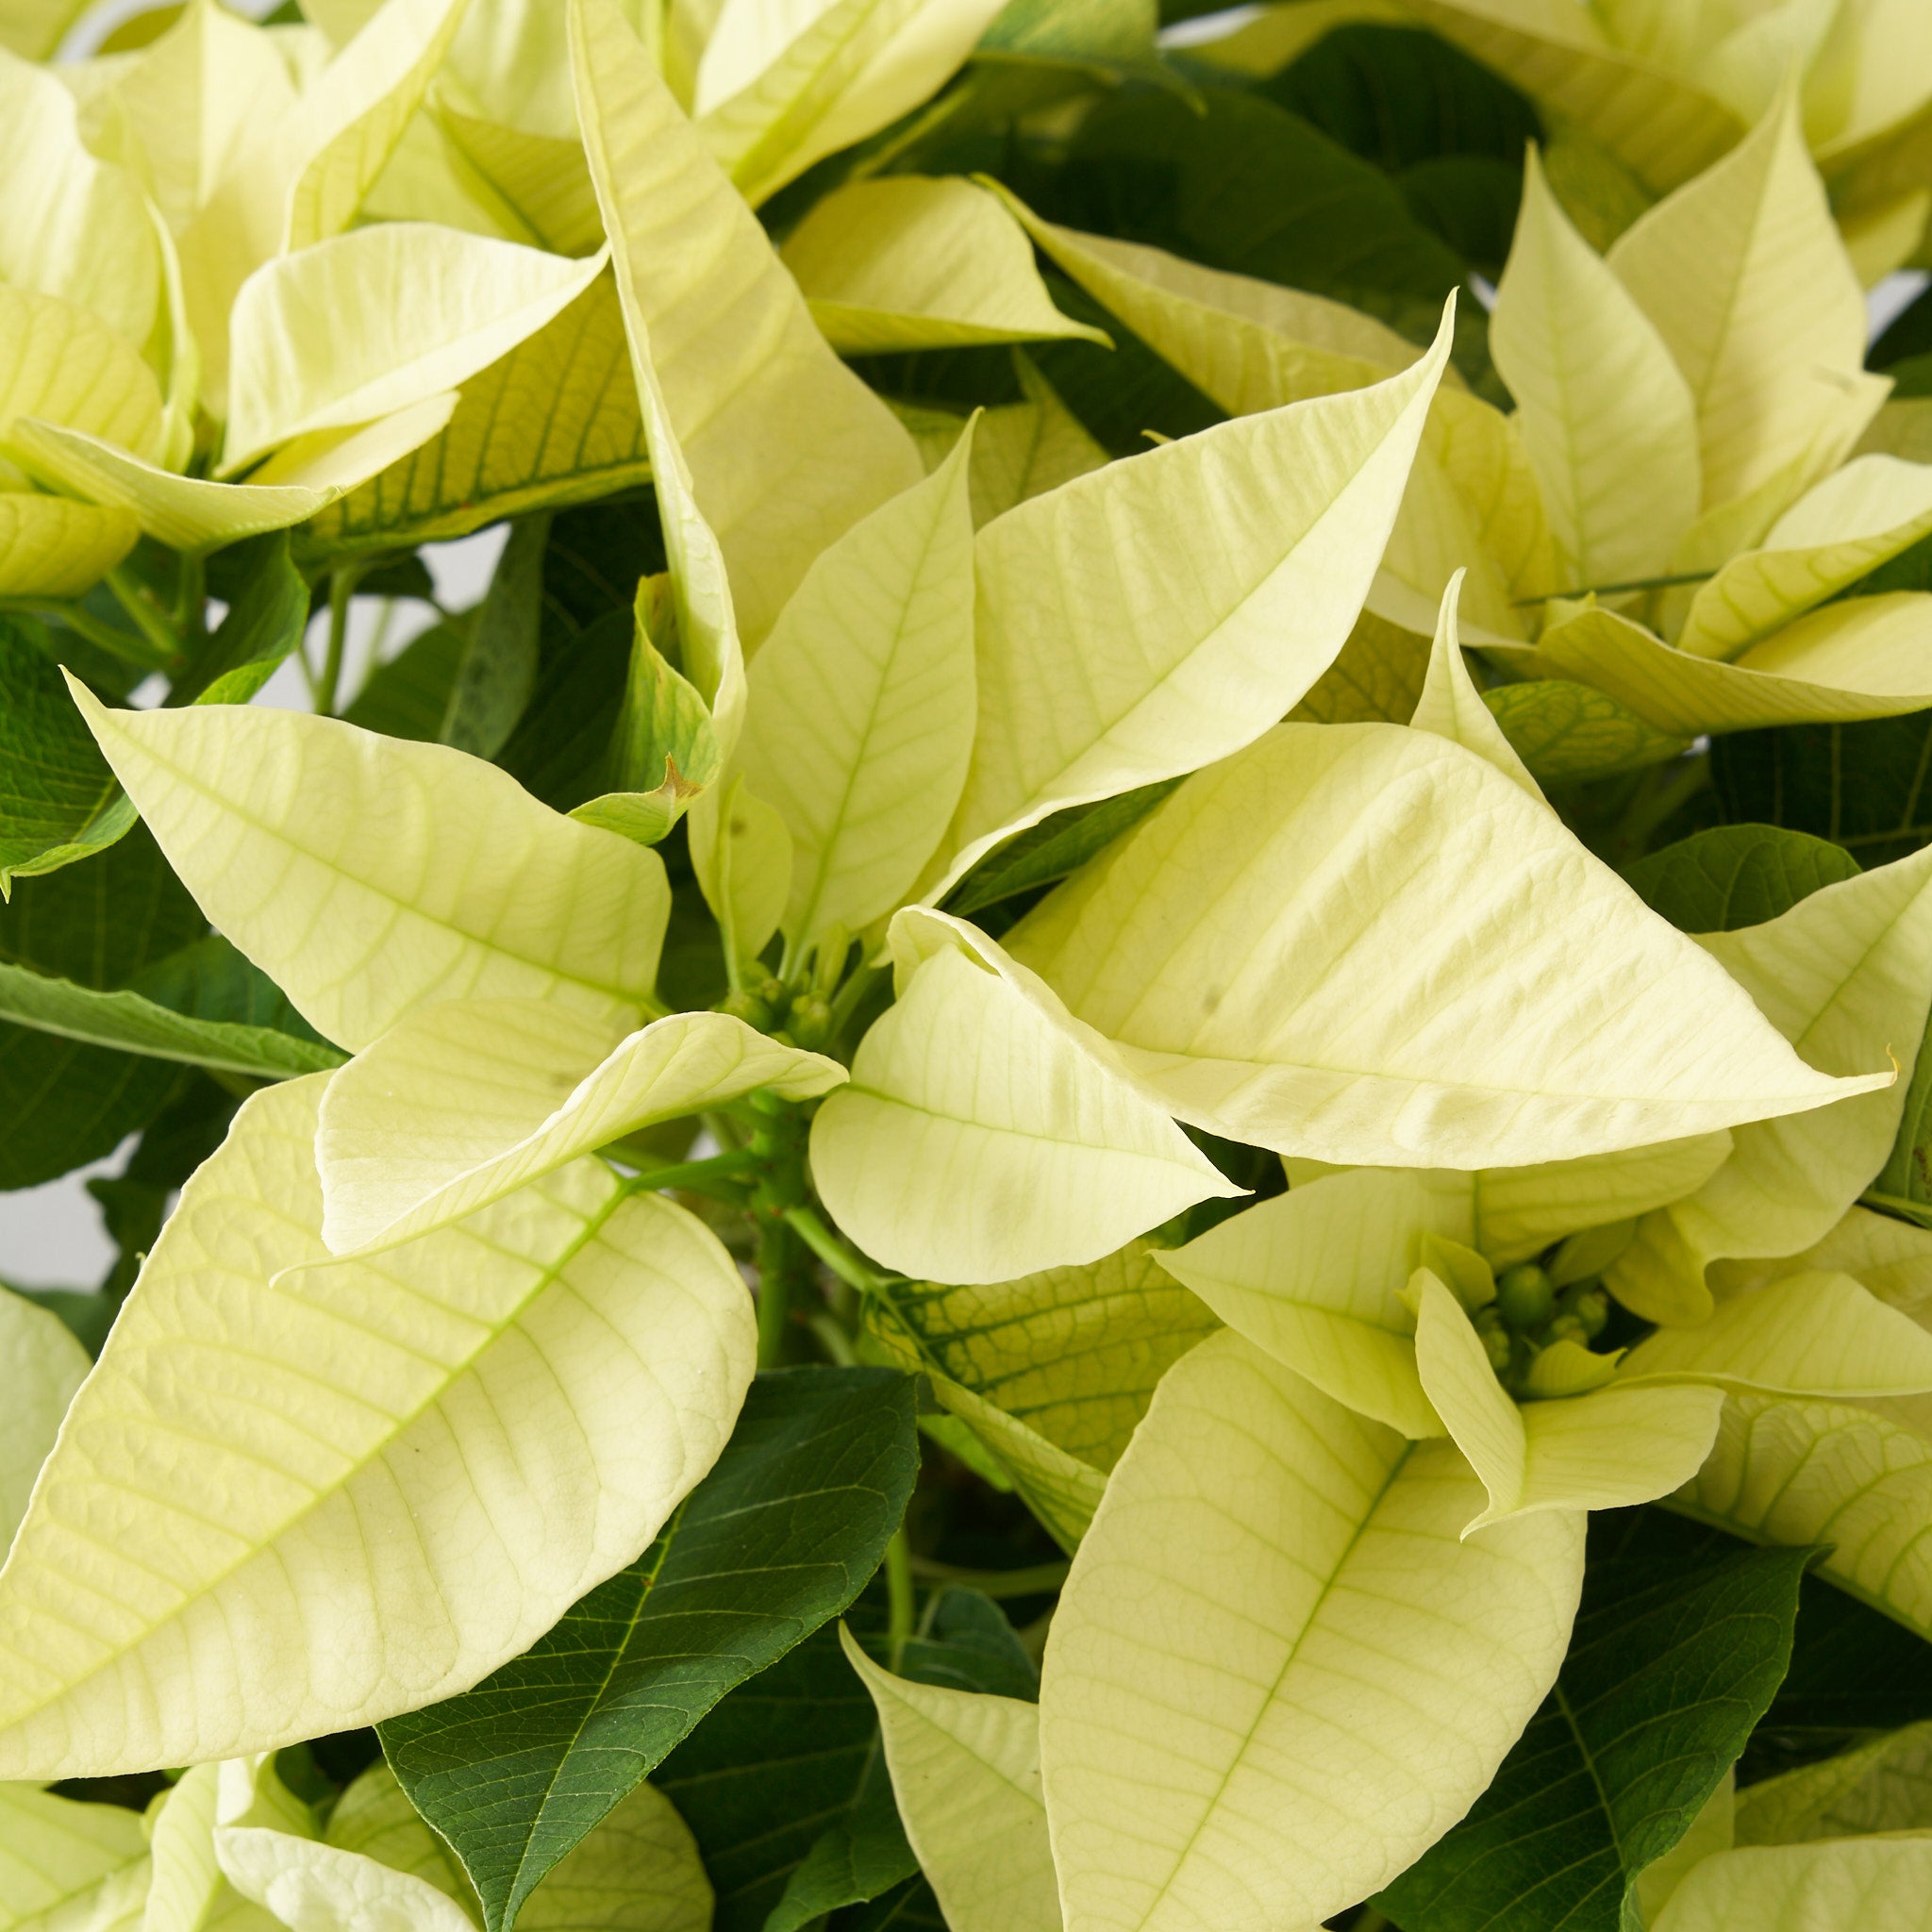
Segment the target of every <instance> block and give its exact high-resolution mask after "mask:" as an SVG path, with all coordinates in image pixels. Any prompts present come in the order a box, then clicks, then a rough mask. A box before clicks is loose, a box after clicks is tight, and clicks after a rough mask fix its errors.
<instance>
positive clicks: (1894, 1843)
mask: <svg viewBox="0 0 1932 1932" xmlns="http://www.w3.org/2000/svg"><path fill="white" fill-rule="evenodd" d="M1928 1897H1932V1840H1927V1839H1924V1838H1905V1839H1884V1838H1876V1839H1846V1840H1839V1841H1837V1842H1836V1843H1832V1844H1818V1845H1779V1846H1775V1847H1774V1846H1769V1845H1753V1846H1749V1847H1745V1848H1742V1849H1740V1850H1737V1851H1730V1852H1720V1853H1719V1854H1718V1855H1717V1856H1716V1857H1710V1858H1706V1859H1705V1860H1704V1862H1703V1863H1702V1864H1700V1865H1697V1866H1695V1867H1693V1868H1692V1870H1691V1873H1690V1874H1689V1875H1688V1876H1687V1877H1686V1878H1685V1880H1684V1882H1683V1883H1682V1884H1681V1885H1680V1886H1678V1888H1677V1889H1676V1890H1675V1891H1674V1892H1673V1893H1672V1894H1671V1896H1670V1900H1669V1902H1668V1903H1667V1904H1666V1905H1665V1907H1664V1908H1663V1911H1662V1912H1661V1913H1660V1914H1659V1915H1658V1917H1657V1932H1809V1928H1810V1927H1811V1926H1813V1925H1857V1924H1865V1925H1897V1926H1899V1927H1901V1928H1906V1927H1911V1928H1913V1932H1916V1928H1917V1926H1919V1925H1923V1924H1924V1912H1925V1901H1926V1899H1927V1898H1928Z"/></svg>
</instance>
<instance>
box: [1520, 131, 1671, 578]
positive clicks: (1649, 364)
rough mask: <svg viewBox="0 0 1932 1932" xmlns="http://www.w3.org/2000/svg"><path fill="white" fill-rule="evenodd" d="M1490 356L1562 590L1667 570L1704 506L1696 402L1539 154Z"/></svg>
mask: <svg viewBox="0 0 1932 1932" xmlns="http://www.w3.org/2000/svg"><path fill="white" fill-rule="evenodd" d="M1490 351H1491V355H1492V356H1493V357H1494V358H1495V362H1496V369H1497V373H1498V374H1499V375H1501V376H1502V377H1503V380H1504V381H1505V382H1507V384H1508V385H1509V390H1510V393H1511V394H1512V395H1514V396H1515V397H1516V399H1517V402H1518V404H1519V406H1520V411H1521V413H1520V414H1519V416H1518V419H1517V420H1518V423H1519V424H1520V425H1521V428H1522V432H1523V441H1524V449H1525V450H1526V451H1527V453H1528V456H1529V461H1530V466H1531V468H1533V469H1534V470H1535V472H1536V475H1537V479H1538V481H1539V482H1540V483H1541V485H1542V493H1543V502H1544V504H1545V506H1546V507H1547V509H1548V514H1549V523H1550V532H1551V535H1552V536H1553V537H1554V539H1555V541H1556V545H1557V555H1558V558H1559V564H1558V568H1559V570H1560V571H1561V572H1562V573H1563V574H1564V581H1565V582H1566V583H1570V584H1621V583H1627V582H1628V581H1629V580H1630V579H1632V578H1635V577H1646V576H1651V575H1656V574H1657V572H1659V571H1661V570H1663V569H1664V568H1665V567H1666V565H1667V563H1668V560H1669V558H1670V556H1671V553H1672V551H1673V550H1674V547H1675V545H1676V542H1677V539H1678V537H1679V536H1680V535H1681V534H1682V532H1683V531H1684V529H1685V528H1686V527H1687V526H1688V525H1690V524H1691V521H1692V520H1693V519H1694V518H1695V517H1696V515H1697V511H1698V508H1699V504H1700V501H1701V475H1700V470H1699V458H1698V445H1697V413H1696V404H1695V401H1694V399H1693V397H1692V395H1691V388H1690V385H1689V384H1688V383H1687V382H1686V381H1685V379H1684V376H1683V375H1682V374H1681V373H1680V372H1679V370H1678V369H1677V367H1676V365H1675V364H1674V362H1673V361H1672V359H1671V355H1670V351H1669V349H1668V348H1666V346H1665V343H1664V339H1663V338H1662V336H1660V335H1659V334H1658V332H1657V328H1656V327H1654V326H1653V325H1652V324H1651V322H1650V321H1648V320H1647V319H1646V318H1645V316H1644V313H1643V311H1642V309H1641V308H1640V307H1639V305H1638V304H1637V302H1635V301H1634V300H1633V299H1632V298H1631V296H1630V295H1629V294H1628V293H1627V292H1626V291H1624V288H1623V286H1622V284H1621V283H1619V281H1618V279H1617V277H1616V276H1615V275H1613V274H1612V273H1611V272H1610V270H1609V268H1607V266H1606V265H1605V263H1604V261H1603V258H1601V257H1600V256H1599V255H1597V253H1596V252H1595V250H1594V249H1592V248H1591V245H1590V244H1589V243H1588V242H1586V241H1584V239H1583V237H1582V236H1581V235H1579V234H1578V233H1577V232H1576V230H1575V228H1574V227H1573V226H1572V225H1571V222H1570V218H1569V216H1568V215H1566V214H1565V213H1564V212H1563V210H1562V208H1561V207H1560V206H1559V205H1558V203H1557V198H1556V196H1555V195H1553V194H1552V193H1551V192H1550V191H1549V187H1548V185H1547V184H1546V183H1545V181H1544V179H1543V175H1542V168H1541V164H1540V163H1539V161H1538V160H1537V158H1536V156H1535V155H1534V153H1532V154H1531V156H1530V158H1529V163H1528V168H1527V171H1526V172H1525V174H1524V184H1523V211H1522V214H1521V215H1520V216H1519V218H1518V221H1517V225H1516V238H1515V242H1514V243H1513V245H1512V246H1511V248H1510V251H1509V259H1508V262H1507V265H1506V266H1505V268H1504V270H1503V279H1502V280H1501V282H1500V283H1498V285H1497V288H1496V308H1495V313H1494V314H1493V315H1492V316H1491V318H1490Z"/></svg>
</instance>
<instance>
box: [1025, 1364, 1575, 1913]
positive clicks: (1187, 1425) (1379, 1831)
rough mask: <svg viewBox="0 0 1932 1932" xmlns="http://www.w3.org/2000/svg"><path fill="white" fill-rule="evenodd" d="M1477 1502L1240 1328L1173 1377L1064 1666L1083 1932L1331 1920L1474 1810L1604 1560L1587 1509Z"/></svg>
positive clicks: (1461, 1481)
mask: <svg viewBox="0 0 1932 1932" xmlns="http://www.w3.org/2000/svg"><path fill="white" fill-rule="evenodd" d="M1480 1500H1481V1490H1480V1488H1479V1486H1478V1485H1477V1484H1476V1483H1475V1482H1474V1480H1473V1479H1472V1477H1471V1476H1470V1474H1469V1472H1468V1470H1467V1468H1466V1467H1465V1466H1464V1464H1463V1462H1462V1458H1461V1457H1460V1456H1458V1455H1457V1452H1456V1451H1455V1450H1454V1449H1453V1448H1452V1447H1451V1446H1450V1445H1449V1444H1447V1443H1428V1444H1424V1445H1422V1446H1421V1447H1412V1446H1411V1445H1409V1444H1407V1443H1406V1442H1404V1441H1402V1439H1401V1438H1400V1437H1398V1436H1396V1435H1395V1434H1393V1433H1392V1432H1391V1431H1390V1430H1387V1429H1385V1428H1383V1427H1382V1426H1381V1425H1380V1424H1375V1423H1371V1422H1365V1421H1363V1420H1361V1419H1359V1418H1357V1417H1356V1416H1353V1415H1351V1414H1350V1413H1349V1412H1348V1411H1347V1410H1346V1409H1344V1408H1342V1407H1340V1406H1339V1405H1338V1404H1336V1403H1333V1402H1331V1401H1330V1400H1329V1399H1328V1398H1327V1397H1326V1396H1325V1395H1323V1394H1321V1393H1320V1392H1319V1391H1316V1390H1315V1389H1314V1388H1312V1387H1311V1386H1310V1385H1309V1384H1307V1382H1304V1381H1302V1380H1301V1379H1300V1378H1299V1377H1298V1376H1296V1375H1293V1374H1290V1373H1289V1372H1288V1371H1287V1370H1286V1369H1282V1368H1280V1367H1277V1366H1276V1365H1275V1364H1274V1363H1273V1362H1271V1361H1270V1360H1269V1359H1268V1358H1267V1357H1265V1356H1263V1355H1261V1354H1260V1353H1259V1352H1258V1351H1257V1350H1256V1349H1255V1348H1253V1347H1252V1346H1251V1345H1250V1344H1249V1343H1248V1342H1246V1341H1242V1340H1241V1338H1240V1337H1239V1336H1234V1335H1224V1336H1215V1337H1213V1338H1211V1339H1210V1340H1208V1341H1205V1342H1203V1343H1202V1344H1201V1346H1200V1347H1199V1348H1197V1349H1195V1350H1194V1351H1193V1352H1192V1353H1191V1354H1190V1355H1188V1356H1186V1357H1183V1358H1182V1360H1181V1361H1179V1362H1178V1363H1176V1364H1175V1366H1174V1368H1173V1369H1172V1370H1171V1371H1169V1373H1168V1375H1167V1378H1166V1380H1165V1381H1164V1382H1162V1384H1161V1386H1160V1390H1159V1391H1158V1394H1157V1395H1156V1397H1155V1400H1154V1406H1153V1407H1152V1408H1151V1409H1150V1410H1149V1411H1148V1415H1147V1420H1146V1421H1145V1422H1144V1423H1143V1424H1141V1428H1140V1430H1139V1431H1138V1432H1137V1434H1136V1435H1135V1438H1134V1441H1133V1442H1132V1444H1131V1445H1130V1446H1129V1448H1128V1450H1127V1453H1126V1455H1125V1456H1124V1457H1122V1459H1121V1463H1120V1467H1119V1468H1118V1469H1117V1470H1116V1471H1115V1472H1114V1474H1113V1478H1112V1480H1111V1482H1110V1483H1109V1484H1108V1491H1107V1496H1106V1499H1105V1501H1104V1502H1103V1503H1102V1504H1101V1507H1100V1509H1099V1511H1098V1513H1097V1514H1096V1515H1095V1517H1094V1521H1093V1526H1092V1528H1091V1530H1089V1532H1088V1533H1087V1538H1086V1541H1084V1542H1083V1543H1082V1544H1081V1546H1080V1553H1079V1555H1078V1556H1077V1557H1075V1558H1074V1570H1073V1574H1072V1575H1071V1576H1070V1577H1069V1578H1068V1581H1067V1585H1066V1588H1065V1590H1064V1591H1063V1592H1062V1593H1061V1597H1060V1603H1059V1608H1058V1610H1057V1611H1056V1613H1055V1617H1054V1632H1053V1641H1052V1643H1051V1644H1050V1645H1049V1647H1048V1650H1047V1656H1046V1664H1045V1671H1044V1674H1043V1678H1042V1682H1041V1702H1040V1711H1041V1765H1042V1769H1043V1772H1044V1779H1045V1788H1046V1804H1047V1816H1048V1819H1049V1822H1050V1824H1051V1827H1052V1834H1053V1846H1054V1855H1055V1860H1056V1863H1057V1864H1058V1870H1059V1875H1060V1887H1061V1896H1062V1899H1063V1902H1064V1905H1065V1907H1066V1916H1067V1925H1068V1928H1069V1932H1103V1928H1105V1932H1142V1928H1145V1932H1170V1928H1173V1932H1178V1928H1181V1927H1194V1926H1202V1925H1214V1926H1232V1925H1237V1924H1252V1925H1263V1924H1265V1925H1279V1926H1300V1925H1303V1924H1309V1923H1311V1922H1315V1921H1319V1920H1321V1919H1323V1918H1325V1917H1327V1916H1328V1915H1329V1914H1331V1913H1333V1912H1335V1911H1338V1910H1340V1909H1341V1907H1342V1906H1344V1905H1346V1904H1348V1903H1350V1902H1352V1901H1354V1900H1357V1899H1359V1898H1361V1897H1362V1896H1364V1895H1365V1894H1366V1893H1368V1892H1371V1891H1373V1890H1375V1889H1376V1888H1377V1887H1379V1886H1381V1885H1383V1884H1386V1883H1387V1882H1388V1881H1389V1880H1390V1879H1391V1878H1393V1877H1394V1876H1395V1874H1397V1873H1398V1872H1400V1871H1401V1870H1402V1869H1403V1868H1404V1867H1405V1866H1406V1865H1407V1864H1408V1863H1409V1861H1410V1860H1411V1859H1412V1858H1414V1857H1416V1856H1417V1854H1418V1853H1420V1852H1421V1851H1423V1850H1424V1848H1425V1847H1426V1846H1427V1845H1429V1844H1430V1843H1432V1842H1433V1841H1434V1840H1436V1839H1437V1838H1439V1837H1440V1836H1441V1834H1442V1832H1444V1831H1445V1830H1447V1829H1448V1827H1449V1826H1450V1825H1451V1824H1454V1823H1455V1821H1456V1820H1457V1818H1459V1817H1460V1816H1461V1815H1462V1813H1463V1812H1464V1811H1465V1810H1466V1809H1467V1808H1468V1807H1469V1805H1470V1803H1471V1802H1472V1801H1473V1800H1474V1798H1475V1797H1476V1795H1477V1794H1478V1793H1479V1792H1480V1791H1481V1790H1482V1789H1483V1787H1484V1786H1485V1785H1487V1784H1488V1783H1489V1781H1490V1778H1491V1775H1492V1774H1494V1772H1495V1770H1496V1767H1497V1765H1498V1764H1500V1763H1501V1761H1502V1759H1503V1757H1504V1754H1505V1753H1506V1752H1507V1750H1508V1748H1509V1746H1510V1745H1511V1744H1512V1743H1513V1742H1514V1741H1515V1740H1516V1738H1517V1735H1518V1734H1519V1733H1520V1732H1521V1730H1522V1729H1523V1726H1524V1724H1525V1723H1526V1722H1527V1720H1528V1718H1529V1716H1530V1714H1531V1713H1532V1712H1533V1711H1534V1710H1535V1708H1536V1707H1537V1705H1538V1703H1539V1702H1540V1701H1541V1698H1542V1696H1543V1694H1544V1692H1545V1691H1548V1689H1549V1688H1550V1686H1551V1684H1552V1683H1554V1682H1555V1680H1556V1675H1557V1666H1558V1664H1559V1663H1560V1662H1561V1659H1562V1654H1563V1647H1564V1644H1565V1642H1566V1641H1567V1640H1568V1638H1569V1634H1570V1623H1571V1619H1572V1617H1573V1616H1574V1613H1575V1608H1576V1601H1577V1592H1578V1589H1579V1586H1580V1583H1581V1580H1582V1571H1583V1519H1582V1517H1581V1516H1580V1515H1578V1514H1558V1513H1556V1512H1547V1513H1544V1514H1541V1515H1539V1516H1536V1517H1529V1518H1524V1519H1522V1520H1520V1521H1517V1522H1513V1523H1510V1524H1502V1525H1499V1526H1498V1527H1497V1528H1495V1529H1493V1530H1490V1531H1486V1532H1485V1533H1483V1534H1482V1535H1480V1536H1478V1537H1476V1538H1474V1539H1473V1540H1472V1541H1467V1542H1464V1541H1459V1540H1458V1537H1457V1531H1458V1530H1459V1528H1460V1527H1461V1524H1463V1523H1464V1522H1465V1521H1467V1519H1468V1518H1469V1516H1470V1515H1472V1514H1473V1513H1474V1510H1475V1508H1476V1507H1477V1506H1478V1505H1479V1503H1480ZM1230 1659H1233V1660H1235V1667H1234V1668H1230ZM1314 1767H1319V1775H1315V1776H1311V1775H1310V1770H1311V1768H1314ZM1256 1821H1263V1822H1262V1823H1261V1824H1257V1822H1256Z"/></svg>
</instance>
